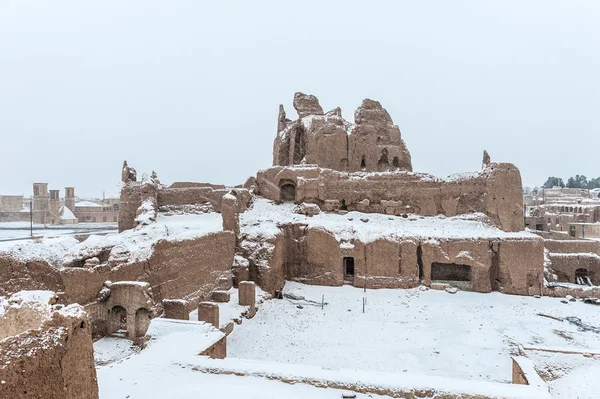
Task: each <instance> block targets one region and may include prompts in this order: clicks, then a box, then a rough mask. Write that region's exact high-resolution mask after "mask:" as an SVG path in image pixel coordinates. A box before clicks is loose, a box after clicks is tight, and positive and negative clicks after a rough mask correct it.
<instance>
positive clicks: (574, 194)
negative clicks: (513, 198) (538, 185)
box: [523, 187, 600, 238]
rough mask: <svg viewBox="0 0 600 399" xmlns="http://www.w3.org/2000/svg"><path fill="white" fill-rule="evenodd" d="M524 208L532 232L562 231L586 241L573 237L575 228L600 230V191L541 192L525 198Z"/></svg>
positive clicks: (558, 189) (568, 190) (546, 190)
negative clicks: (591, 227) (592, 227)
mask: <svg viewBox="0 0 600 399" xmlns="http://www.w3.org/2000/svg"><path fill="white" fill-rule="evenodd" d="M523 204H524V213H525V225H526V227H528V228H529V229H531V230H538V231H546V232H552V231H559V232H560V231H562V232H564V233H565V234H567V232H568V233H569V235H571V237H577V238H582V235H572V234H571V231H572V226H573V225H594V224H598V226H600V199H598V190H585V189H579V188H559V187H555V188H551V189H540V190H538V192H537V193H536V194H533V195H526V196H524V198H523ZM587 229H590V227H587ZM577 231H579V230H577ZM581 234H583V232H581Z"/></svg>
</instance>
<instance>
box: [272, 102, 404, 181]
mask: <svg viewBox="0 0 600 399" xmlns="http://www.w3.org/2000/svg"><path fill="white" fill-rule="evenodd" d="M294 108H295V109H296V112H297V113H298V116H299V118H298V119H297V120H295V121H290V120H289V119H287V118H286V114H285V110H284V109H283V106H280V107H279V116H278V123H277V137H276V138H275V142H274V145H273V165H274V166H288V165H299V164H313V165H318V166H320V167H322V168H328V169H334V170H339V171H348V172H361V171H362V172H393V171H412V163H411V157H410V153H409V151H408V149H407V147H406V144H405V143H404V141H403V140H402V138H401V135H400V129H399V128H398V126H396V125H394V122H393V121H392V118H391V117H390V115H389V113H388V112H387V111H386V110H385V109H384V108H383V107H382V106H381V104H380V103H379V102H378V101H373V100H370V99H365V100H363V102H362V104H361V105H360V107H358V109H357V110H356V111H355V112H354V123H351V122H349V121H347V120H345V119H343V118H342V111H341V109H340V108H335V109H333V110H331V111H329V112H323V108H321V105H320V104H319V100H318V99H317V97H315V96H313V95H309V94H304V93H296V94H295V95H294Z"/></svg>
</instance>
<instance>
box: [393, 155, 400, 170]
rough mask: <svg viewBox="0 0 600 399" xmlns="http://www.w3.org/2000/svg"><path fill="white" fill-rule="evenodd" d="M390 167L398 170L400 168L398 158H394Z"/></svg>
mask: <svg viewBox="0 0 600 399" xmlns="http://www.w3.org/2000/svg"><path fill="white" fill-rule="evenodd" d="M392 166H393V167H394V168H399V167H400V160H399V159H398V157H394V160H393V161H392Z"/></svg>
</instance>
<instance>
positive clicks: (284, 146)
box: [279, 135, 290, 165]
mask: <svg viewBox="0 0 600 399" xmlns="http://www.w3.org/2000/svg"><path fill="white" fill-rule="evenodd" d="M289 164H290V136H289V135H287V136H285V138H284V139H282V142H281V143H280V144H279V165H289Z"/></svg>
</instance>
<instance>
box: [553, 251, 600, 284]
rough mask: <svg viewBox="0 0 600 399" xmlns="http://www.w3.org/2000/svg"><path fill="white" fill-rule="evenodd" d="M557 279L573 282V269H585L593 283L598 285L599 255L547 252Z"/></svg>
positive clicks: (599, 278) (599, 282)
mask: <svg viewBox="0 0 600 399" xmlns="http://www.w3.org/2000/svg"><path fill="white" fill-rule="evenodd" d="M548 256H549V258H550V262H551V268H552V270H553V271H554V272H555V273H556V274H557V275H558V281H566V282H569V283H575V271H576V270H577V269H586V270H587V271H588V275H589V277H590V279H591V280H592V283H593V284H594V285H600V256H598V255H597V254H590V253H587V254H586V253H572V254H557V253H550V254H548Z"/></svg>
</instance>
